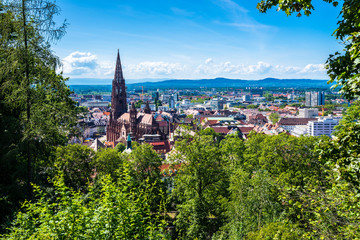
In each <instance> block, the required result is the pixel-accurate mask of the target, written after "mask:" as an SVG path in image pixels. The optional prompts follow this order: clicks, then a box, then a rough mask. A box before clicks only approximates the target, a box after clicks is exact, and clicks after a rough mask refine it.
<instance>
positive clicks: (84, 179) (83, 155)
mask: <svg viewBox="0 0 360 240" xmlns="http://www.w3.org/2000/svg"><path fill="white" fill-rule="evenodd" d="M55 155H56V160H55V166H56V168H57V169H58V171H60V172H61V173H62V174H63V178H64V183H65V184H66V186H67V187H71V188H73V189H74V190H76V191H78V190H81V191H84V190H86V187H87V185H88V183H89V182H90V176H91V175H92V173H93V171H94V166H93V158H94V155H95V153H94V151H93V150H92V149H90V148H89V147H87V146H83V145H79V144H71V145H68V146H65V147H58V148H57V149H56V154H55Z"/></svg>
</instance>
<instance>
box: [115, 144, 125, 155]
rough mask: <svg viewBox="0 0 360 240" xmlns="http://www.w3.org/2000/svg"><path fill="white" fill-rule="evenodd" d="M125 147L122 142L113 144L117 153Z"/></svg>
mask: <svg viewBox="0 0 360 240" xmlns="http://www.w3.org/2000/svg"><path fill="white" fill-rule="evenodd" d="M125 149H126V146H125V144H123V143H118V144H116V146H115V150H116V151H117V152H119V153H121V152H123V151H124V150H125Z"/></svg>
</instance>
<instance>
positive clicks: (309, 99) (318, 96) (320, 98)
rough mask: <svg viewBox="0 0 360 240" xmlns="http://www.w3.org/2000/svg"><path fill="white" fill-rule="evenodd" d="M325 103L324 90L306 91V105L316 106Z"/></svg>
mask: <svg viewBox="0 0 360 240" xmlns="http://www.w3.org/2000/svg"><path fill="white" fill-rule="evenodd" d="M321 105H325V93H324V92H306V93H305V106H307V107H315V106H321Z"/></svg>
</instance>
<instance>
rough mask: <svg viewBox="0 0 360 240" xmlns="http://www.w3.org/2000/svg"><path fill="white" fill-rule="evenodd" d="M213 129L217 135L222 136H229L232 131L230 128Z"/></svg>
mask: <svg viewBox="0 0 360 240" xmlns="http://www.w3.org/2000/svg"><path fill="white" fill-rule="evenodd" d="M212 129H214V131H215V132H216V133H220V134H228V133H229V132H230V131H231V129H229V128H228V127H213V128H212Z"/></svg>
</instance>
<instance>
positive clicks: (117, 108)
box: [110, 50, 127, 121]
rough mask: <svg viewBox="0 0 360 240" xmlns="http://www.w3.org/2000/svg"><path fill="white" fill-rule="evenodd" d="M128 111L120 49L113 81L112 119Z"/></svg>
mask: <svg viewBox="0 0 360 240" xmlns="http://www.w3.org/2000/svg"><path fill="white" fill-rule="evenodd" d="M126 112H127V103H126V88H125V79H124V77H123V72H122V67H121V61H120V54H119V50H118V54H117V59H116V67H115V75H114V80H113V82H112V93H111V119H110V121H111V120H116V119H118V118H119V117H120V116H121V115H122V114H123V113H126Z"/></svg>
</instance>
